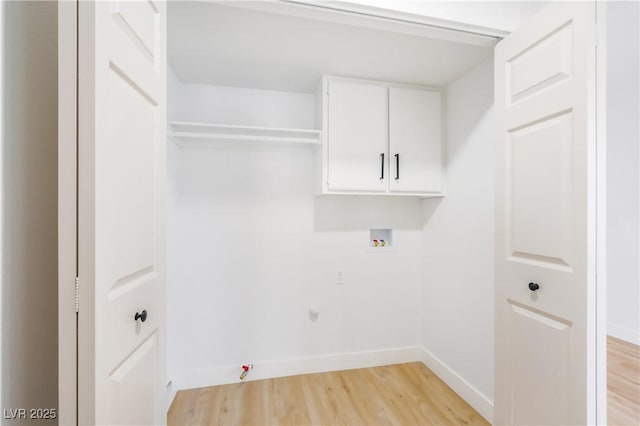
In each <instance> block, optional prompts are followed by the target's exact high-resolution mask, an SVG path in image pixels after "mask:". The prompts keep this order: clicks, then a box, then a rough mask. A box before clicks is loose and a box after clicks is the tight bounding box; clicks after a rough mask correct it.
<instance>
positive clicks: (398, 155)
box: [395, 154, 400, 180]
mask: <svg viewBox="0 0 640 426" xmlns="http://www.w3.org/2000/svg"><path fill="white" fill-rule="evenodd" d="M395 157H396V180H398V179H400V154H396V155H395Z"/></svg>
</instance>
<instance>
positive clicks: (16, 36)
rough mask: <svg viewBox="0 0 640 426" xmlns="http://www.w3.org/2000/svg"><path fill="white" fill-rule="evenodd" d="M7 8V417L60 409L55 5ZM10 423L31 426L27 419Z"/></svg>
mask: <svg viewBox="0 0 640 426" xmlns="http://www.w3.org/2000/svg"><path fill="white" fill-rule="evenodd" d="M2 6H3V7H4V22H3V24H4V28H3V37H2V42H3V47H4V49H3V55H2V67H3V75H2V85H3V94H2V111H3V123H4V126H3V128H2V148H1V150H2V154H1V157H2V178H1V180H2V250H3V251H2V265H1V268H2V297H1V302H2V309H1V311H2V319H1V321H0V324H2V374H1V377H2V400H1V403H0V405H1V407H2V408H4V409H9V408H14V409H15V408H55V407H56V406H57V403H58V401H57V399H58V398H57V385H58V376H57V366H58V363H57V353H58V350H57V344H58V342H57V303H56V301H57V290H58V287H57V284H58V283H57V276H58V272H57V260H58V259H57V134H58V132H57V119H58V117H57V83H58V81H57V45H56V43H57V39H58V34H57V5H56V3H55V2H3V4H2ZM3 417H4V416H3ZM4 422H5V423H6V424H14V423H15V424H17V423H33V421H32V420H28V419H26V420H22V421H12V420H4ZM38 423H39V424H49V423H51V424H54V423H55V421H49V422H47V421H44V420H43V421H39V422H38Z"/></svg>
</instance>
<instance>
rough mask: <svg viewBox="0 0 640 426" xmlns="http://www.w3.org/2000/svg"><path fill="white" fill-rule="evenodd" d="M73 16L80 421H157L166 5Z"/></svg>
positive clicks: (161, 410)
mask: <svg viewBox="0 0 640 426" xmlns="http://www.w3.org/2000/svg"><path fill="white" fill-rule="evenodd" d="M77 19H78V40H79V43H78V71H79V73H78V164H79V169H78V170H79V173H78V182H79V192H78V203H79V204H78V205H79V210H78V242H79V245H78V275H79V317H78V318H79V320H78V324H79V333H78V396H77V397H78V416H79V417H78V419H79V422H80V423H81V424H138V425H142V424H144V425H148V424H162V423H165V422H166V418H165V413H166V410H165V406H164V397H165V395H164V392H163V388H164V377H165V371H164V370H165V368H164V362H165V361H164V329H165V326H164V321H165V316H164V294H165V291H164V287H165V271H164V263H165V262H164V256H165V254H164V191H165V155H166V153H165V142H166V135H165V132H166V130H165V126H166V111H165V108H166V105H165V99H166V3H165V2H162V1H151V0H149V1H100V2H84V1H81V2H78V3H77Z"/></svg>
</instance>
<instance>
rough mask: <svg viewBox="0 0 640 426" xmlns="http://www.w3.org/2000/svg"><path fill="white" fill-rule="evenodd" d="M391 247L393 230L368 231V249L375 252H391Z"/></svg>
mask: <svg viewBox="0 0 640 426" xmlns="http://www.w3.org/2000/svg"><path fill="white" fill-rule="evenodd" d="M392 247H393V229H370V230H369V248H370V249H371V250H372V251H376V250H380V251H382V250H391V248H392Z"/></svg>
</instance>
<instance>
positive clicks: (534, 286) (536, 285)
mask: <svg viewBox="0 0 640 426" xmlns="http://www.w3.org/2000/svg"><path fill="white" fill-rule="evenodd" d="M539 288H540V286H539V285H538V284H537V283H529V290H531V291H536V290H538V289H539Z"/></svg>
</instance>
